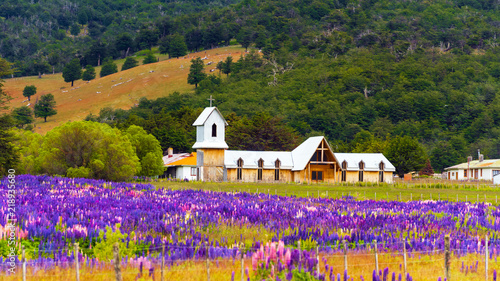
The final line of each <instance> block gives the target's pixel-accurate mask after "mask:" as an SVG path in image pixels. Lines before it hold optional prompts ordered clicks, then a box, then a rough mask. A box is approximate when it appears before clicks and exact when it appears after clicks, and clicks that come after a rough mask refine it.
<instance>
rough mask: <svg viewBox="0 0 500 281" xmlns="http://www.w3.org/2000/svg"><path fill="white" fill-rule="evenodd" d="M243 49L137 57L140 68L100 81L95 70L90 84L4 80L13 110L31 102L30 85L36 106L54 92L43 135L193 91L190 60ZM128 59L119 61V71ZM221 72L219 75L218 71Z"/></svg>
mask: <svg viewBox="0 0 500 281" xmlns="http://www.w3.org/2000/svg"><path fill="white" fill-rule="evenodd" d="M242 51H243V48H241V47H239V46H229V47H223V48H218V49H213V50H208V51H206V52H205V51H203V52H199V53H193V54H189V55H187V56H185V57H184V58H179V59H168V58H167V57H166V56H164V55H160V56H158V58H159V59H160V62H157V63H152V64H147V65H142V60H143V57H138V58H137V59H138V61H139V64H141V65H139V66H137V67H135V68H132V69H128V70H126V71H119V72H118V73H115V74H112V75H109V76H106V77H103V78H99V72H100V69H101V67H96V73H97V78H96V79H94V80H92V81H90V82H89V83H87V82H85V81H82V80H78V81H75V83H74V86H73V87H71V83H66V82H64V79H63V78H62V74H61V73H56V74H54V75H52V74H47V75H43V76H42V78H41V79H38V76H31V77H22V78H13V79H5V84H4V86H5V87H4V89H5V91H6V92H7V93H8V94H9V95H11V96H12V98H13V100H12V101H11V102H10V107H11V108H15V107H20V106H23V105H27V104H28V102H23V101H24V100H26V98H25V97H23V95H22V91H23V89H24V87H25V86H27V85H35V86H36V87H37V94H36V95H35V96H32V97H31V105H30V107H33V105H34V103H35V100H36V98H37V97H40V96H41V95H43V94H47V93H52V94H53V95H54V97H55V100H56V103H57V108H56V109H57V111H58V113H57V115H55V116H52V117H49V118H47V122H46V123H45V122H44V121H43V119H42V118H37V120H36V121H35V132H37V133H41V134H44V133H46V132H47V131H49V130H51V129H52V128H54V127H56V126H58V125H61V124H63V123H65V122H68V121H79V120H82V119H84V118H85V117H86V116H87V115H88V114H90V113H93V114H98V113H99V110H100V109H101V108H103V107H107V106H109V107H112V108H115V109H116V108H123V109H128V108H130V107H132V106H134V105H135V104H137V103H138V101H139V99H140V98H141V97H147V98H149V99H155V98H159V97H162V96H166V95H169V94H171V93H173V92H175V91H178V92H181V93H185V92H188V91H192V90H193V89H194V86H193V85H189V84H188V83H187V75H188V72H189V66H190V65H191V59H193V58H195V57H205V56H207V58H208V59H207V60H205V62H209V61H213V62H214V63H217V62H218V61H220V60H223V59H225V58H226V57H227V56H229V55H230V56H232V57H233V58H234V59H235V60H236V59H238V58H239V57H240V55H241V54H242ZM124 61H125V60H124V59H122V60H118V61H116V63H117V65H118V70H120V69H121V66H122V65H123V62H124ZM213 68H215V64H213V65H210V66H206V68H205V70H206V71H208V70H210V69H213ZM215 73H218V72H215Z"/></svg>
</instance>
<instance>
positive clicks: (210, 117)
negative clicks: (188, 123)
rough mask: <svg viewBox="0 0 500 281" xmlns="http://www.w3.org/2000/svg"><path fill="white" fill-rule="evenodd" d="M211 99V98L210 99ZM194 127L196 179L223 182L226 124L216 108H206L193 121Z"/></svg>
mask: <svg viewBox="0 0 500 281" xmlns="http://www.w3.org/2000/svg"><path fill="white" fill-rule="evenodd" d="M210 98H211V97H210ZM193 126H195V127H196V143H195V144H194V145H193V148H194V149H196V151H197V154H196V166H197V168H198V179H199V180H203V181H218V182H219V181H222V180H224V154H225V150H226V149H228V148H229V147H228V146H227V143H226V141H225V133H226V126H227V122H226V120H225V119H224V117H223V116H222V114H221V113H220V111H219V110H218V109H217V107H207V108H205V110H203V112H202V113H201V114H200V116H198V119H196V121H194V123H193Z"/></svg>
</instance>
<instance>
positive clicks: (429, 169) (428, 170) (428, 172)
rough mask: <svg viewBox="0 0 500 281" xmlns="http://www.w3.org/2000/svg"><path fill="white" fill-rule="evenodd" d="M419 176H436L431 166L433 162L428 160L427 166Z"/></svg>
mask: <svg viewBox="0 0 500 281" xmlns="http://www.w3.org/2000/svg"><path fill="white" fill-rule="evenodd" d="M419 175H421V176H422V175H426V176H432V175H434V169H432V166H431V160H429V159H427V162H425V166H424V168H423V169H422V170H420V172H419Z"/></svg>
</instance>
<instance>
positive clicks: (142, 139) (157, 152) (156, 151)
mask: <svg viewBox="0 0 500 281" xmlns="http://www.w3.org/2000/svg"><path fill="white" fill-rule="evenodd" d="M125 135H126V136H127V137H128V139H129V140H130V142H131V143H132V145H133V146H134V147H135V152H136V155H137V157H139V161H140V163H141V172H140V174H139V175H140V176H146V177H151V176H158V175H161V174H163V153H162V149H161V146H160V142H159V141H158V140H157V139H156V138H155V137H154V136H153V135H151V134H148V133H147V132H146V131H145V130H144V129H143V128H141V127H139V126H136V125H132V126H130V127H129V128H128V129H127V130H126V131H125Z"/></svg>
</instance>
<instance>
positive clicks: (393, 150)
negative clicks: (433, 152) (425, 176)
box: [385, 136, 427, 178]
mask: <svg viewBox="0 0 500 281" xmlns="http://www.w3.org/2000/svg"><path fill="white" fill-rule="evenodd" d="M385 156H387V159H389V161H390V162H391V163H392V164H393V165H394V167H396V173H397V174H398V175H399V177H400V178H402V177H403V176H404V174H405V173H408V172H412V171H419V170H420V169H421V168H422V167H424V165H425V161H426V160H427V155H426V153H425V151H424V148H423V147H422V145H421V144H420V143H418V141H417V140H416V139H414V138H412V137H409V136H396V137H394V138H392V139H391V140H390V141H389V145H388V147H387V150H386V152H385Z"/></svg>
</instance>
